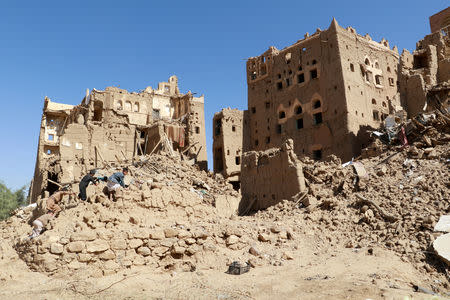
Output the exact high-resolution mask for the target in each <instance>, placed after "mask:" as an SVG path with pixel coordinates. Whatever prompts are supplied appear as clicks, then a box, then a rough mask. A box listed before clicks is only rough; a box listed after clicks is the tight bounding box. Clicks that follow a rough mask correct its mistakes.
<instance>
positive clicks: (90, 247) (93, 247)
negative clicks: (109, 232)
mask: <svg viewBox="0 0 450 300" xmlns="http://www.w3.org/2000/svg"><path fill="white" fill-rule="evenodd" d="M108 249H109V244H108V242H107V241H105V240H95V241H92V242H88V243H86V250H87V252H89V253H93V252H103V251H106V250H108Z"/></svg>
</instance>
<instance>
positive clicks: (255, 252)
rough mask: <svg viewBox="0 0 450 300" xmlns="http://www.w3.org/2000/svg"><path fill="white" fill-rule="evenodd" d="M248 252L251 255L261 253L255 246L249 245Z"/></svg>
mask: <svg viewBox="0 0 450 300" xmlns="http://www.w3.org/2000/svg"><path fill="white" fill-rule="evenodd" d="M248 252H249V253H250V254H251V255H254V256H260V255H261V253H260V252H259V251H258V250H257V249H256V248H255V247H250V249H248Z"/></svg>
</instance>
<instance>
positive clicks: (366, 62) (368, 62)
mask: <svg viewBox="0 0 450 300" xmlns="http://www.w3.org/2000/svg"><path fill="white" fill-rule="evenodd" d="M364 63H365V64H366V65H367V66H368V65H370V61H369V59H368V58H366V60H365V61H364Z"/></svg>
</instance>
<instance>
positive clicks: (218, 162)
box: [214, 148, 223, 173]
mask: <svg viewBox="0 0 450 300" xmlns="http://www.w3.org/2000/svg"><path fill="white" fill-rule="evenodd" d="M222 155H223V154H222V148H217V149H216V151H214V172H216V173H219V172H222V171H223V157H222Z"/></svg>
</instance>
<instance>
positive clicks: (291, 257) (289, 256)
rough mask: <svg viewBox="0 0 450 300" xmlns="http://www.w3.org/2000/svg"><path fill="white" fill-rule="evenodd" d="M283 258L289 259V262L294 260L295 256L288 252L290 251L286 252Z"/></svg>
mask: <svg viewBox="0 0 450 300" xmlns="http://www.w3.org/2000/svg"><path fill="white" fill-rule="evenodd" d="M282 257H283V258H284V259H287V260H292V259H294V256H293V255H292V253H290V252H288V251H284V252H283V256H282Z"/></svg>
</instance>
